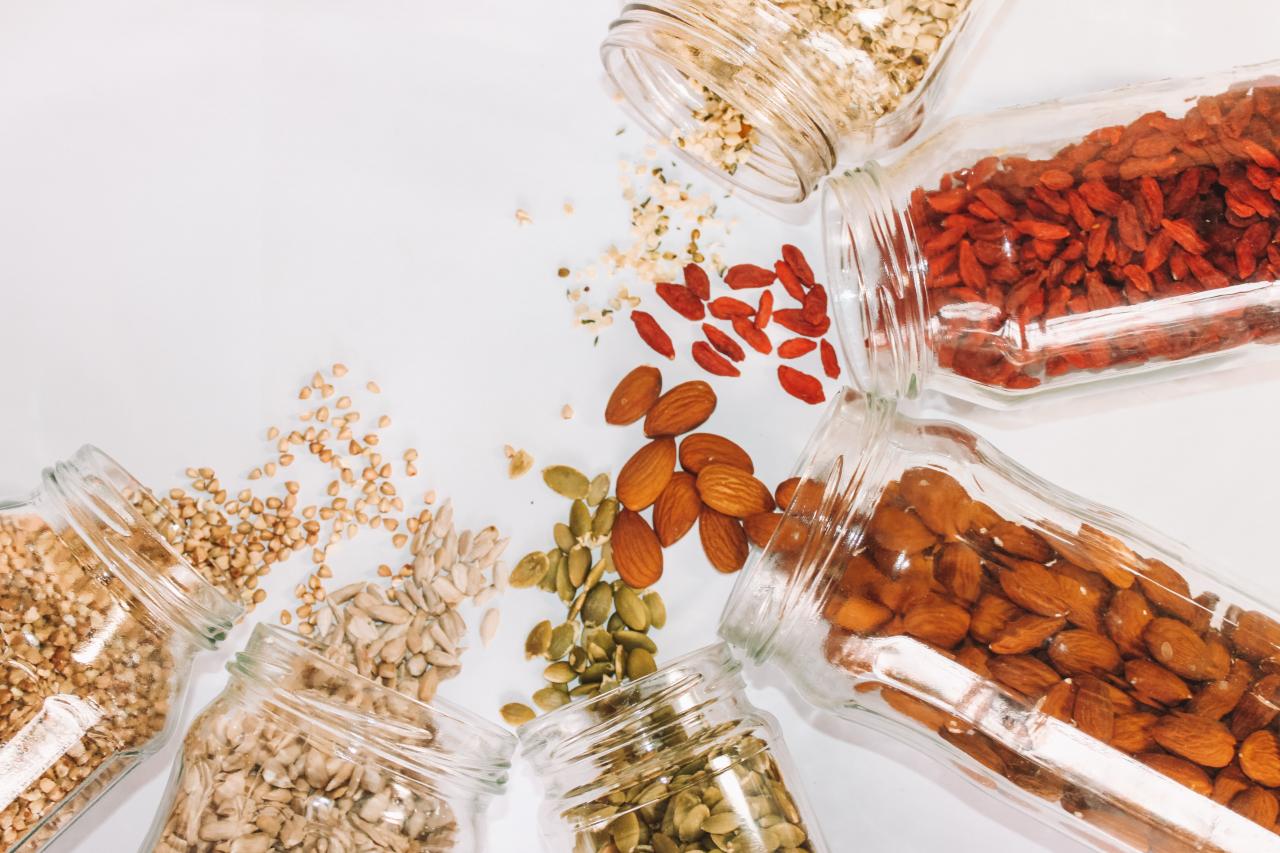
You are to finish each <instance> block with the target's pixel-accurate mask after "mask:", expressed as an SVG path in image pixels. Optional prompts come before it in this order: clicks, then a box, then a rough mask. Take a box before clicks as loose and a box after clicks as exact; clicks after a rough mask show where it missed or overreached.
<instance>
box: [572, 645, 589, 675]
mask: <svg viewBox="0 0 1280 853" xmlns="http://www.w3.org/2000/svg"><path fill="white" fill-rule="evenodd" d="M568 661H569V668H570V669H572V670H573V671H574V672H575V673H581V672H582V671H583V670H585V669H586V668H587V666H588V665H589V664H590V663H591V658H590V657H589V656H588V655H587V650H586V649H584V648H583V647H582V646H574V647H573V648H572V649H569V658H568Z"/></svg>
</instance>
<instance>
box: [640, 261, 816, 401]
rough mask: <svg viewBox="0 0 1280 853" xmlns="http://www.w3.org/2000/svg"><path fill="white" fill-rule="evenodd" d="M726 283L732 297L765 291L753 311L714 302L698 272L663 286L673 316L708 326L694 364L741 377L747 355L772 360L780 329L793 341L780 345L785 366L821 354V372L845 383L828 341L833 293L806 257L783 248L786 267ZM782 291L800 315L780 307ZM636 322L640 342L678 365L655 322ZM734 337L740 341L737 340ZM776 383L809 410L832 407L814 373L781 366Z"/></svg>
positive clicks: (741, 271) (730, 301) (751, 270)
mask: <svg viewBox="0 0 1280 853" xmlns="http://www.w3.org/2000/svg"><path fill="white" fill-rule="evenodd" d="M724 283H725V284H726V285H727V286H728V287H729V289H730V290H733V291H743V290H759V291H760V296H759V297H758V298H757V300H756V304H755V305H752V304H751V303H749V302H746V301H744V300H742V299H739V298H737V297H736V296H727V295H726V296H717V297H716V298H714V299H713V298H712V296H711V279H710V278H709V277H708V276H707V274H706V272H705V271H704V270H703V269H702V268H701V267H700V266H698V265H697V264H689V265H688V266H686V267H685V268H684V283H683V284H673V283H670V282H660V283H659V284H657V286H656V289H657V293H658V296H659V297H661V298H662V301H663V302H665V303H667V305H668V307H670V308H671V310H672V311H674V312H675V313H677V314H679V315H680V316H681V317H683V318H684V319H686V320H690V321H692V322H695V323H701V324H702V333H703V335H704V337H705V338H706V340H699V341H695V342H694V344H693V346H692V348H691V349H692V353H691V354H692V356H693V360H694V361H695V362H697V363H698V365H699V366H700V367H701V368H702V369H703V370H706V371H707V372H708V373H712V374H714V375H716V376H739V375H740V371H739V370H738V368H737V366H736V363H738V362H741V361H743V360H744V359H745V358H746V357H747V354H746V350H744V349H743V347H742V344H740V343H739V342H738V341H739V340H741V341H742V343H745V344H746V345H747V346H748V347H750V348H751V349H753V350H755V351H756V352H758V353H761V354H762V355H770V354H772V353H773V352H774V345H773V340H772V339H771V338H770V337H769V332H768V330H769V327H770V326H774V327H781V328H782V329H785V330H786V331H787V332H790V333H791V334H792V335H794V337H789V338H787V339H786V340H784V341H782V342H781V343H780V344H778V347H777V354H778V357H779V358H782V359H786V360H791V359H798V358H801V357H803V356H805V355H808V354H809V353H811V352H813V351H815V350H817V351H818V358H819V360H820V363H821V367H822V371H823V373H825V374H826V375H827V376H828V377H830V378H831V379H835V378H837V377H839V376H840V364H839V361H838V359H837V358H836V351H835V347H833V346H832V345H831V343H830V342H829V341H827V339H826V338H825V337H824V336H825V335H826V334H827V332H828V331H829V330H830V328H831V318H830V316H829V315H828V304H827V289H826V288H825V287H823V286H822V285H821V284H818V283H817V281H816V279H815V278H814V275H813V269H812V267H810V266H809V262H808V261H807V260H805V257H804V254H803V253H802V252H801V251H800V250H799V249H798V248H796V247H795V246H792V245H785V246H783V247H782V259H781V260H779V261H777V262H776V263H774V265H773V269H772V270H769V269H766V268H764V267H758V266H755V265H754V264H739V265H737V266H733V267H730V268H729V270H728V271H727V272H726V273H725V277H724ZM775 283H777V284H780V285H781V286H782V292H783V293H784V294H785V296H784V297H782V298H787V297H789V298H791V299H792V300H794V301H795V303H796V304H797V306H798V307H778V305H777V304H776V302H775V298H776V297H777V296H778V295H777V294H775V293H774V288H773V285H774V284H775ZM708 314H710V315H711V317H712V318H713V319H716V320H721V321H724V322H725V323H728V324H729V328H730V329H732V331H733V333H734V334H733V335H730V334H729V333H728V332H727V331H725V330H724V329H722V328H720V327H718V326H716V325H714V324H713V323H711V322H708V321H707V315H708ZM631 321H632V322H633V323H634V324H635V327H636V331H637V332H638V333H639V334H640V337H641V339H643V340H644V342H645V343H646V344H648V345H649V346H650V347H652V348H653V349H654V350H655V351H657V352H659V353H661V354H662V355H664V356H666V357H667V358H672V359H673V358H675V355H676V350H675V345H674V344H673V343H672V342H671V337H670V336H669V335H668V334H667V333H666V331H665V330H664V329H663V328H662V326H661V325H660V324H659V323H658V321H657V319H656V318H654V316H653V315H652V314H650V313H648V312H647V311H640V310H633V311H632V312H631ZM735 335H736V338H735ZM778 382H779V384H781V385H782V388H783V390H785V391H786V392H787V393H788V394H790V395H791V396H793V397H796V398H798V399H800V400H803V401H804V402H806V403H810V404H817V403H821V402H822V401H824V400H825V399H826V392H825V391H824V390H823V388H822V381H821V380H820V379H818V378H817V377H816V376H814V375H813V374H810V373H806V372H804V371H801V370H797V369H796V368H794V367H791V366H790V365H787V364H780V365H778Z"/></svg>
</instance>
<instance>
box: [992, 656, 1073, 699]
mask: <svg viewBox="0 0 1280 853" xmlns="http://www.w3.org/2000/svg"><path fill="white" fill-rule="evenodd" d="M988 666H989V667H990V668H991V674H992V675H993V676H995V679H996V681H999V682H1000V683H1001V684H1003V685H1005V686H1006V687H1009V688H1012V689H1013V690H1015V691H1017V692H1018V693H1021V694H1023V695H1024V696H1028V697H1031V698H1035V697H1038V696H1039V695H1040V694H1042V693H1044V692H1045V691H1046V690H1048V689H1049V688H1050V687H1052V686H1053V685H1055V684H1057V683H1058V682H1059V681H1061V680H1062V676H1060V675H1058V673H1056V672H1054V671H1053V668H1052V667H1050V666H1049V665H1048V664H1045V663H1042V662H1041V661H1039V660H1037V659H1036V658H1033V657H1031V656H1030V655H1005V656H1001V657H996V658H992V659H991V662H990V663H989V664H988Z"/></svg>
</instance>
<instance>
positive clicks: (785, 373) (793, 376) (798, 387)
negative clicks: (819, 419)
mask: <svg viewBox="0 0 1280 853" xmlns="http://www.w3.org/2000/svg"><path fill="white" fill-rule="evenodd" d="M778 383H779V384H780V385H782V390H783V391H786V392H787V393H788V394H790V395H791V396H792V397H795V398H796V399H797V400H802V401H804V402H806V403H808V404H810V405H812V406H816V405H817V404H818V403H821V402H823V401H824V400H826V399H827V395H826V392H824V391H823V390H822V383H821V382H820V381H818V380H817V379H816V378H814V377H812V376H810V375H809V374H807V373H802V372H800V371H799V370H796V369H795V368H794V367H788V366H787V365H785V364H779V365H778Z"/></svg>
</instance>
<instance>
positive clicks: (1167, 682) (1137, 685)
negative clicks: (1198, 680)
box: [1124, 658, 1191, 705]
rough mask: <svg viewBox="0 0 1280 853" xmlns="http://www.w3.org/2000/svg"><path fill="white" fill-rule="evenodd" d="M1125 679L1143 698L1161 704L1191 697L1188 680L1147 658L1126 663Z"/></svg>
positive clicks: (1172, 703)
mask: <svg viewBox="0 0 1280 853" xmlns="http://www.w3.org/2000/svg"><path fill="white" fill-rule="evenodd" d="M1124 680H1125V681H1127V682H1129V684H1131V685H1132V686H1133V689H1134V691H1136V692H1137V694H1138V696H1139V697H1140V698H1143V699H1147V700H1153V701H1155V702H1158V703H1159V704H1161V705H1176V704H1177V703H1179V702H1184V701H1186V700H1187V699H1190V698H1191V688H1190V687H1188V686H1187V682H1185V681H1183V680H1182V679H1181V678H1179V677H1178V676H1176V675H1174V674H1173V673H1172V672H1170V671H1169V670H1167V669H1165V668H1164V667H1162V666H1161V665H1160V664H1158V663H1156V662H1154V661H1151V660H1148V659H1146V658H1134V659H1133V660H1130V661H1126V662H1125V665H1124Z"/></svg>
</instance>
